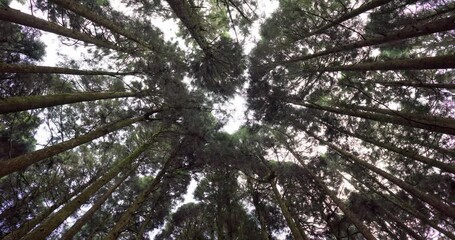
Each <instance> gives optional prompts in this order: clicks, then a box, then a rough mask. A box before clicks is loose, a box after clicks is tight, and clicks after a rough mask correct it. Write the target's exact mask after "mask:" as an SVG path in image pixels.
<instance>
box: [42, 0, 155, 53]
mask: <svg viewBox="0 0 455 240" xmlns="http://www.w3.org/2000/svg"><path fill="white" fill-rule="evenodd" d="M50 1H51V2H53V3H55V4H57V5H59V6H60V7H62V8H66V9H68V10H71V11H73V12H75V13H77V14H78V15H80V16H82V17H84V18H87V19H88V20H90V21H92V22H94V23H96V24H98V25H100V26H103V27H105V28H107V29H109V30H111V31H112V32H115V33H117V34H120V35H122V36H124V37H126V38H127V39H129V40H131V41H133V42H136V43H138V44H139V45H141V46H142V47H145V48H147V49H149V50H151V51H153V52H155V53H156V49H155V48H154V47H153V46H151V45H150V44H148V43H146V42H145V41H144V40H143V39H141V38H140V37H138V36H136V35H135V34H134V33H132V32H129V31H128V30H126V29H125V28H122V27H121V26H120V25H119V24H118V23H116V22H114V21H112V20H111V19H107V18H105V17H103V16H101V15H100V14H98V13H95V12H93V11H91V10H90V9H88V8H87V7H85V6H84V5H82V4H79V3H76V2H74V1H71V0H50Z"/></svg>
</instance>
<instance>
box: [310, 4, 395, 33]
mask: <svg viewBox="0 0 455 240" xmlns="http://www.w3.org/2000/svg"><path fill="white" fill-rule="evenodd" d="M391 1H392V0H372V1H371V2H369V3H366V4H364V5H362V6H360V7H358V8H356V9H353V10H352V11H350V12H347V13H345V14H343V15H341V16H339V17H338V18H337V19H334V20H331V21H330V22H329V23H327V24H325V25H323V26H321V27H319V28H318V29H316V30H314V31H312V32H310V33H308V34H307V35H305V36H304V37H303V38H308V37H311V36H313V35H316V34H320V33H322V32H324V31H325V30H327V29H329V28H331V27H334V26H337V25H339V24H340V23H342V22H344V21H346V20H349V19H351V18H354V17H356V16H358V15H360V14H362V13H364V12H367V11H369V10H371V9H374V8H377V7H379V6H382V5H384V4H387V3H389V2H391Z"/></svg>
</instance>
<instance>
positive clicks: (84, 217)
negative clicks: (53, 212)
mask: <svg viewBox="0 0 455 240" xmlns="http://www.w3.org/2000/svg"><path fill="white" fill-rule="evenodd" d="M128 176H129V175H128V174H125V175H124V176H123V177H121V178H119V179H118V180H117V181H116V182H115V183H114V184H113V185H112V186H111V187H110V188H109V189H108V190H107V191H106V192H105V193H104V194H103V195H102V196H100V198H99V199H98V200H96V202H95V203H93V205H92V207H90V209H89V210H88V211H87V212H85V213H84V215H82V216H81V217H80V218H79V219H77V221H76V222H75V223H74V224H73V226H71V228H70V229H68V230H67V231H66V232H65V233H64V234H63V235H62V236H61V238H60V239H65V240H71V239H73V237H74V235H76V234H77V233H78V232H79V231H80V230H81V229H82V227H83V226H84V225H85V224H86V223H87V222H88V221H89V220H90V219H91V218H92V216H93V215H94V214H95V213H96V211H98V209H100V208H101V205H103V203H104V202H105V201H106V200H107V199H108V198H109V197H110V196H111V194H112V193H113V192H114V191H115V189H117V187H118V186H120V184H122V183H123V181H125V179H126V178H128Z"/></svg>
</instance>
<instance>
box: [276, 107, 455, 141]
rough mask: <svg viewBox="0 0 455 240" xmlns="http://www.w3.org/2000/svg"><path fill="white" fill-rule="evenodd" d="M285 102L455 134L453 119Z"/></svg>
mask: <svg viewBox="0 0 455 240" xmlns="http://www.w3.org/2000/svg"><path fill="white" fill-rule="evenodd" d="M283 101H284V102H287V103H292V104H296V105H300V106H304V107H307V108H312V109H317V110H322V111H327V112H332V113H336V114H341V115H347V116H353V117H359V118H364V119H370V120H374V121H378V122H385V123H393V124H397V125H402V126H407V127H414V128H420V129H425V130H429V131H432V132H440V133H445V134H450V135H455V121H454V120H452V119H447V121H446V123H440V122H439V121H437V122H433V123H432V122H429V121H427V120H426V119H424V118H419V119H406V118H404V117H399V116H392V115H389V114H383V113H372V112H364V111H359V110H357V109H354V108H336V107H331V106H322V105H318V104H315V103H305V102H301V101H299V100H298V99H296V98H286V99H283Z"/></svg>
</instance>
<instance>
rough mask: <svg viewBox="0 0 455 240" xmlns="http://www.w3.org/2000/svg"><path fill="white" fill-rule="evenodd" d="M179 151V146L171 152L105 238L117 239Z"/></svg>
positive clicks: (108, 239)
mask: <svg viewBox="0 0 455 240" xmlns="http://www.w3.org/2000/svg"><path fill="white" fill-rule="evenodd" d="M177 153H178V147H177V148H176V149H175V150H174V151H173V152H172V153H171V154H170V156H169V158H168V159H167V160H166V162H165V163H164V164H163V167H162V168H161V170H160V171H159V172H158V173H157V175H156V176H155V178H154V179H153V180H152V181H151V182H150V183H149V185H148V187H147V188H146V189H144V190H143V191H142V192H141V193H140V194H139V195H138V196H137V197H136V198H135V199H134V202H133V203H132V204H131V205H130V206H129V207H128V209H127V210H126V211H125V212H124V213H123V214H122V216H121V217H120V219H119V220H118V221H117V223H116V224H115V225H114V227H113V228H112V229H111V230H110V231H109V233H108V234H107V236H106V237H105V238H104V239H105V240H116V239H118V237H119V236H120V233H122V231H123V230H124V228H125V227H126V226H127V225H128V223H129V222H130V221H131V219H132V218H133V217H134V216H135V214H136V212H137V210H139V208H140V207H141V206H142V204H143V203H144V202H145V201H146V200H147V197H148V196H149V195H150V194H151V193H152V192H153V191H154V190H155V189H156V187H157V185H158V184H159V183H160V182H161V179H162V178H163V176H164V174H166V172H167V171H168V170H169V168H170V167H171V163H172V161H173V160H175V158H176V155H177Z"/></svg>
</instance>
